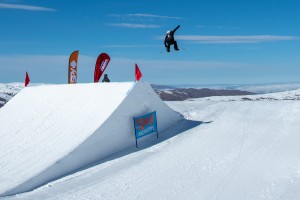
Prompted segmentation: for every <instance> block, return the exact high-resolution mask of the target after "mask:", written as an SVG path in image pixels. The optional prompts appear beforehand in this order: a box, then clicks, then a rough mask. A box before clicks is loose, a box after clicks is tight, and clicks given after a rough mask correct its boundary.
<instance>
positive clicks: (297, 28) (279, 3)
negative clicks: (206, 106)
mask: <svg viewBox="0 0 300 200" xmlns="http://www.w3.org/2000/svg"><path fill="white" fill-rule="evenodd" d="M299 10H300V1H298V0H276V1H274V0H226V1H225V0H185V1H182V0H178V1H174V0H173V1H170V0H164V1H159V0H153V1H148V0H127V1H126V0H110V1H102V0H97V1H96V0H90V1H84V0H76V1H74V0H73V1H69V0H39V1H37V0H35V1H34V0H0V27H1V29H0V30H1V31H0V82H2V83H8V82H23V81H24V78H25V72H26V70H27V71H28V73H29V76H30V78H31V82H34V83H67V77H68V76H67V66H68V59H69V55H70V54H71V53H72V52H73V51H75V50H79V61H78V82H81V83H88V82H93V74H94V67H95V62H96V59H97V57H98V55H99V54H100V53H102V52H106V53H107V54H109V55H110V57H111V62H110V64H109V66H108V68H107V69H106V71H105V72H106V73H108V75H109V78H110V79H111V81H133V80H134V64H135V63H137V64H138V65H139V67H140V70H141V71H142V73H143V78H142V80H144V81H147V82H150V83H157V84H167V85H168V84H169V85H170V84H249V83H250V84H251V83H273V82H300V12H299ZM177 25H180V26H181V27H180V28H179V29H178V31H177V32H176V34H175V39H176V40H177V42H178V44H179V48H180V49H181V50H180V51H178V52H175V51H174V50H173V49H171V52H170V53H168V54H166V53H163V54H162V53H161V52H165V48H164V45H163V39H164V36H165V33H166V31H167V30H170V29H173V28H175V27H176V26H177Z"/></svg>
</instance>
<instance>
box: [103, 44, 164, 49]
mask: <svg viewBox="0 0 300 200" xmlns="http://www.w3.org/2000/svg"><path fill="white" fill-rule="evenodd" d="M159 46H161V45H106V46H104V47H107V48H141V47H159Z"/></svg>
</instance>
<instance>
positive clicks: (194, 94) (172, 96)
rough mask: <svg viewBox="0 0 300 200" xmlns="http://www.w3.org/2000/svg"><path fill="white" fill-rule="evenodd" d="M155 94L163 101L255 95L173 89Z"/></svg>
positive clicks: (217, 90) (235, 92)
mask: <svg viewBox="0 0 300 200" xmlns="http://www.w3.org/2000/svg"><path fill="white" fill-rule="evenodd" d="M155 91H156V93H157V94H158V95H159V96H160V98H161V99H162V100H164V101H183V100H186V99H190V98H203V97H211V96H236V95H252V94H255V93H252V92H247V91H240V90H223V89H221V90H220V89H208V88H201V89H195V88H175V89H169V90H157V89H155Z"/></svg>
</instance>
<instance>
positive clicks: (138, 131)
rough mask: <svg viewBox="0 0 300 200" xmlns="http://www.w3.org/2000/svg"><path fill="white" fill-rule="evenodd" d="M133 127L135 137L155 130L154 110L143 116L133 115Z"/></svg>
mask: <svg viewBox="0 0 300 200" xmlns="http://www.w3.org/2000/svg"><path fill="white" fill-rule="evenodd" d="M134 129H135V137H136V139H138V138H141V137H143V136H145V135H148V134H151V133H154V132H157V120H156V111H154V112H151V113H149V114H147V115H144V116H140V117H134Z"/></svg>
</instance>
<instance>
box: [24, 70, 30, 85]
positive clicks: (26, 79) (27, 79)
mask: <svg viewBox="0 0 300 200" xmlns="http://www.w3.org/2000/svg"><path fill="white" fill-rule="evenodd" d="M29 82H30V78H29V76H28V73H27V71H26V76H25V87H27V85H28V84H29Z"/></svg>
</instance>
